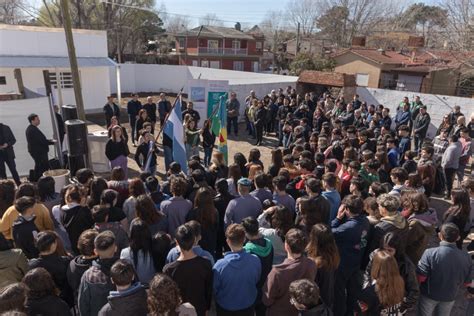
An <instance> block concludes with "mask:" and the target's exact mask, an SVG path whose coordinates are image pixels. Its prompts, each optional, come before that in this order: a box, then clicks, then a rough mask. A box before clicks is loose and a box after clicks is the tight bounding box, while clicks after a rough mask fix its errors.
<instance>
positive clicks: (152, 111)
mask: <svg viewBox="0 0 474 316" xmlns="http://www.w3.org/2000/svg"><path fill="white" fill-rule="evenodd" d="M143 109H144V110H145V111H146V113H147V114H148V117H149V118H150V120H151V121H152V122H156V104H155V103H151V104H150V103H145V104H143Z"/></svg>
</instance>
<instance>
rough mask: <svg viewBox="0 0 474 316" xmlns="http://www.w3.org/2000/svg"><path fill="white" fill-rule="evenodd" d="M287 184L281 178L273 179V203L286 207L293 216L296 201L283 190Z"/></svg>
mask: <svg viewBox="0 0 474 316" xmlns="http://www.w3.org/2000/svg"><path fill="white" fill-rule="evenodd" d="M287 184H288V181H287V180H286V179H285V178H284V177H282V176H278V177H275V178H273V190H274V191H273V201H274V202H275V203H276V204H279V205H282V206H284V207H286V208H287V209H289V210H290V211H291V212H292V213H293V214H295V209H296V201H295V199H294V198H293V197H292V196H291V195H289V194H288V193H286V191H285V189H286V185H287Z"/></svg>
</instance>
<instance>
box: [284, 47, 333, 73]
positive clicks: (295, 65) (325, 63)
mask: <svg viewBox="0 0 474 316" xmlns="http://www.w3.org/2000/svg"><path fill="white" fill-rule="evenodd" d="M334 67H336V62H335V61H334V60H333V59H328V58H322V57H314V56H312V55H310V54H307V53H299V54H298V55H296V57H295V59H293V61H292V62H291V63H290V74H291V75H294V76H299V74H300V73H301V72H302V71H303V70H318V71H333V70H334Z"/></svg>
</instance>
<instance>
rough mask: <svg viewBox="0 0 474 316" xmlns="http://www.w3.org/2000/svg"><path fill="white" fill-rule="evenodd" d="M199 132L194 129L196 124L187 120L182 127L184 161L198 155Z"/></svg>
mask: <svg viewBox="0 0 474 316" xmlns="http://www.w3.org/2000/svg"><path fill="white" fill-rule="evenodd" d="M200 133H201V130H199V129H196V122H195V121H194V120H189V121H188V122H187V123H186V126H185V127H184V145H185V147H186V160H189V159H190V158H191V157H192V156H198V155H199V147H198V146H199V134H200Z"/></svg>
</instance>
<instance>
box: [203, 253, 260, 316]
mask: <svg viewBox="0 0 474 316" xmlns="http://www.w3.org/2000/svg"><path fill="white" fill-rule="evenodd" d="M261 269H262V265H261V263H260V259H259V258H258V257H257V256H255V255H252V254H249V253H247V252H245V250H243V249H242V250H241V251H239V252H228V253H226V254H225V255H224V258H222V259H220V260H218V261H217V262H216V264H215V265H214V267H213V268H212V271H213V273H214V284H213V288H214V295H215V298H216V303H217V304H219V306H220V307H221V308H223V309H225V310H227V311H237V310H241V309H245V308H248V307H250V306H252V305H253V304H254V303H255V299H256V298H257V283H258V281H259V280H260V273H261Z"/></svg>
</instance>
